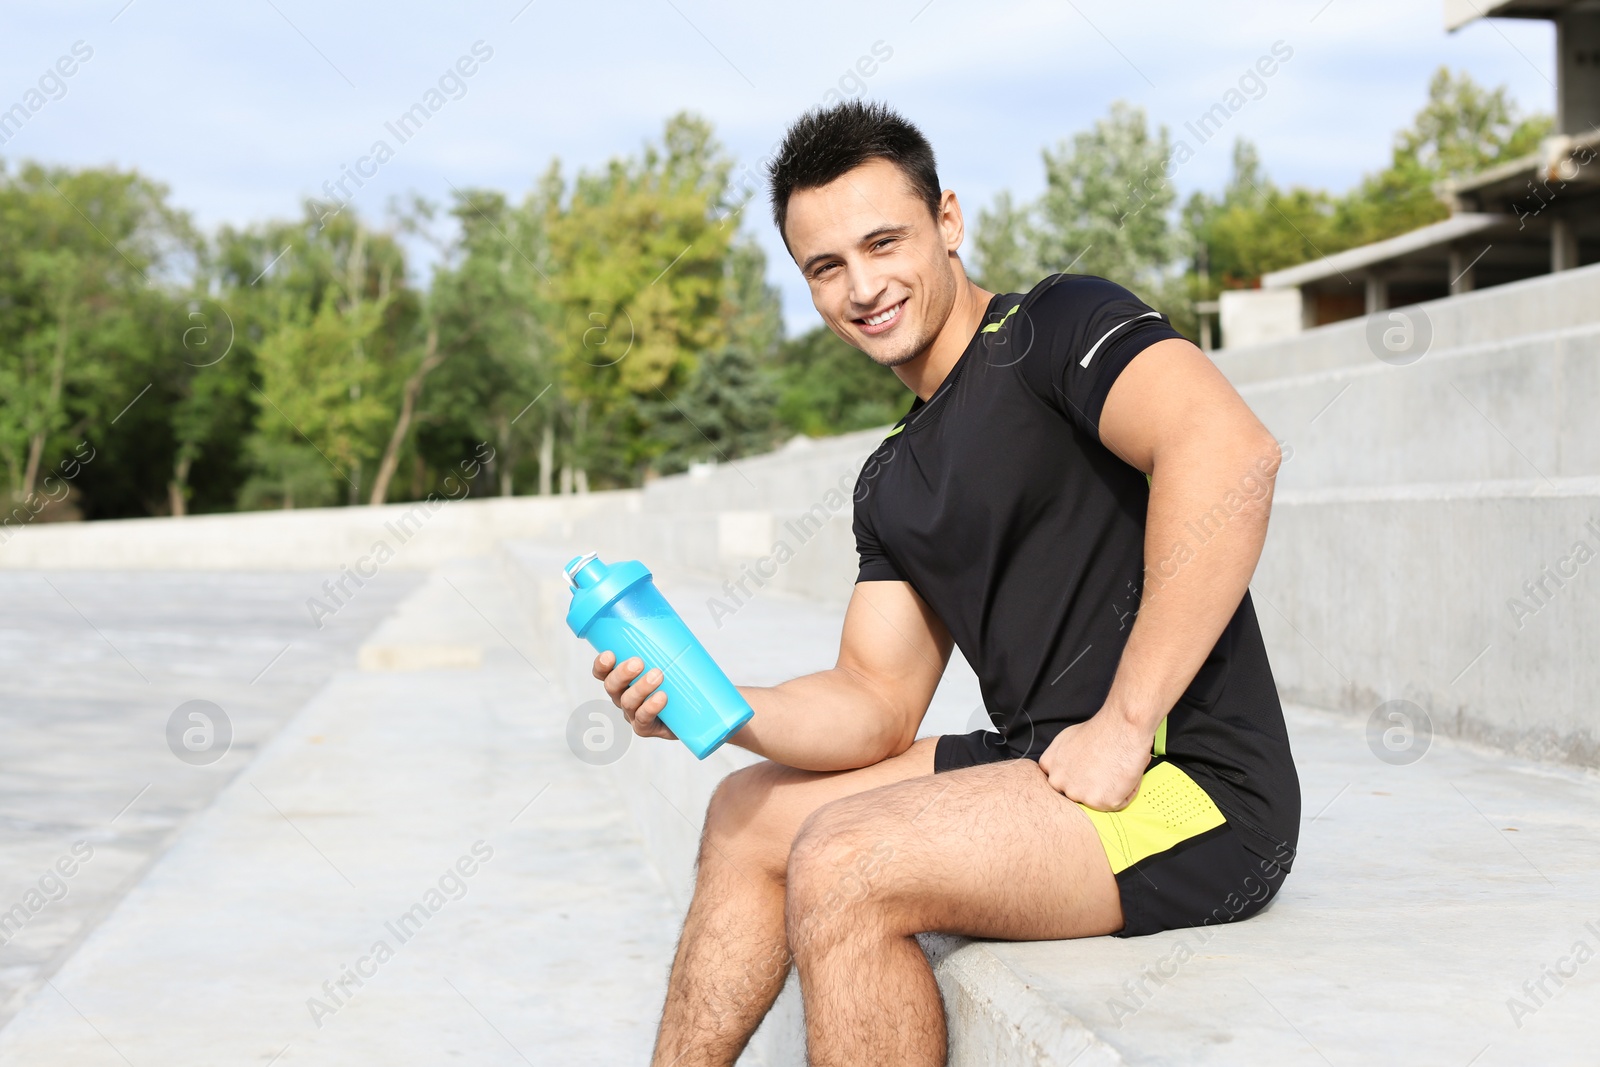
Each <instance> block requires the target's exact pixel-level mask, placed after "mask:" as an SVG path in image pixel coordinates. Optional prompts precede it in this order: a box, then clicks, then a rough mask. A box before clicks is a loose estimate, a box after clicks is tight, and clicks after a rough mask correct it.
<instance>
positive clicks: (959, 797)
mask: <svg viewBox="0 0 1600 1067" xmlns="http://www.w3.org/2000/svg"><path fill="white" fill-rule="evenodd" d="M770 178H771V187H772V200H773V217H774V220H775V221H776V223H777V226H778V230H779V232H780V233H781V234H782V235H783V237H784V241H785V244H786V245H787V247H788V249H789V251H790V253H791V255H792V256H793V257H794V261H795V263H796V264H797V265H798V267H799V268H800V270H801V272H802V273H803V274H804V276H805V278H806V281H807V283H808V285H809V286H810V288H811V294H812V299H813V301H814V302H815V304H816V307H817V310H818V312H820V313H821V315H822V317H823V319H824V320H825V321H826V322H827V324H828V326H829V328H830V329H832V330H833V331H834V332H835V333H836V334H838V335H839V336H840V337H842V338H843V339H844V340H846V341H848V342H849V343H850V344H851V345H853V346H855V347H856V348H858V349H860V350H861V351H862V352H863V353H864V354H865V356H866V357H867V358H870V359H871V360H873V361H874V362H876V363H878V364H880V365H882V366H883V367H885V368H888V369H889V370H890V371H892V372H893V373H894V374H895V375H896V376H897V377H899V379H900V380H901V381H902V382H903V383H905V385H906V387H907V388H908V389H909V390H910V391H911V392H912V393H914V394H915V398H914V399H913V401H912V402H911V405H910V407H909V409H908V410H907V412H906V414H905V416H904V417H902V418H901V419H900V421H899V422H898V423H896V424H895V426H894V427H893V428H892V429H891V430H890V431H889V433H888V435H887V436H886V437H885V438H884V440H883V442H882V443H881V444H880V445H879V446H878V447H877V449H876V450H875V451H874V452H873V453H872V455H871V456H870V457H869V458H868V460H867V462H866V463H865V465H864V466H863V468H862V471H861V474H860V477H859V479H858V482H857V487H856V494H855V521H854V530H855V536H856V545H857V550H858V553H859V557H860V570H859V574H858V577H857V581H856V585H855V590H854V593H853V595H852V597H851V600H850V603H849V606H848V608H847V609H846V611H845V617H844V625H843V635H842V638H841V641H840V646H839V657H838V662H837V664H836V665H835V666H834V667H833V668H831V669H829V670H825V671H821V672H818V673H815V674H810V675H806V676H804V677H800V678H796V679H793V680H791V681H788V682H784V683H782V684H781V685H776V686H770V687H744V686H741V687H740V690H741V692H742V693H744V695H745V696H746V697H747V698H748V699H749V701H750V704H751V706H752V707H753V708H754V709H755V716H754V718H753V719H752V720H751V722H750V723H749V725H747V726H746V727H745V728H744V729H743V730H741V731H740V732H739V733H738V734H737V735H735V736H734V738H733V739H732V740H733V743H735V744H737V745H740V746H742V747H744V748H746V749H749V750H750V751H752V752H754V753H757V754H759V755H761V756H764V757H766V758H765V760H764V761H763V762H760V763H757V764H754V765H752V766H750V767H747V768H745V769H743V770H741V771H738V772H736V773H734V774H731V775H729V776H728V777H727V778H726V779H725V780H724V781H723V782H722V783H721V784H720V785H719V786H718V788H717V790H716V792H715V794H714V795H713V797H712V799H711V803H710V806H709V808H708V810H707V813H706V822H705V828H704V831H703V836H702V841H701V847H700V852H699V858H698V866H697V875H696V887H695V895H694V900H693V902H692V903H691V905H690V908H689V913H688V916H687V917H686V919H685V921H684V929H683V935H682V937H681V939H680V941H679V944H678V950H677V956H676V958H675V960H674V962H673V966H672V974H671V979H670V982H669V986H668V992H667V999H666V1005H665V1007H664V1009H663V1013H662V1019H661V1027H660V1030H659V1032H658V1035H657V1042H656V1049H655V1063H656V1064H658V1065H661V1067H665V1065H668V1064H677V1065H679V1067H689V1065H699V1064H731V1063H733V1062H734V1060H735V1059H736V1058H737V1057H738V1055H739V1052H740V1051H741V1050H742V1049H743V1048H744V1046H745V1044H746V1042H747V1041H748V1040H749V1038H750V1035H751V1033H752V1032H753V1031H754V1030H755V1028H756V1026H757V1025H758V1024H759V1023H760V1021H761V1019H762V1018H763V1017H764V1016H765V1015H766V1013H767V1011H768V1009H769V1008H770V1007H771V1005H772V1002H773V1000H774V999H775V998H776V997H777V995H778V993H779V991H780V990H781V988H782V986H783V983H784V979H785V977H786V975H787V974H788V971H789V967H790V965H791V963H792V964H794V965H795V966H796V968H797V969H798V971H799V977H800V989H801V993H802V995H803V997H804V1001H805V1015H806V1034H807V1045H808V1055H809V1057H810V1062H811V1063H813V1064H840V1065H844V1064H866V1063H892V1064H942V1063H944V1062H945V1054H946V1030H945V1017H944V1012H943V1007H942V1004H941V1001H940V996H939V991H938V987H937V985H936V984H935V981H934V977H933V973H932V971H931V969H930V967H929V964H928V961H927V958H926V957H925V955H924V954H923V952H922V949H921V947H920V946H919V944H918V942H917V940H916V937H915V935H916V934H918V933H921V932H924V931H942V932H948V933H955V934H964V935H968V936H972V937H985V938H1001V939H1012V940H1040V939H1054V938H1073V937H1087V936H1094V935H1106V934H1113V935H1118V936H1122V937H1131V936H1139V935H1144V934H1150V933H1154V932H1156V931H1159V930H1166V929H1173V928H1180V927H1187V926H1196V925H1201V924H1209V923H1223V922H1231V921H1236V920H1240V919H1245V918H1248V917H1250V916H1251V915H1254V914H1256V913H1257V912H1258V911H1259V910H1260V909H1261V908H1263V907H1265V906H1266V904H1267V902H1268V901H1270V900H1271V899H1272V897H1273V896H1274V895H1275V894H1276V893H1277V891H1278V889H1279V887H1280V886H1281V885H1282V883H1283V880H1284V875H1285V873H1286V872H1287V871H1288V870H1289V867H1290V864H1291V863H1292V861H1293V857H1294V850H1295V842H1296V840H1297V835H1298V827H1299V819H1300V790H1299V781H1298V778H1297V776H1296V774H1295V769H1294V763H1293V759H1292V757H1291V755H1290V751H1289V743H1288V738H1287V735H1286V733H1285V729H1284V723H1283V713H1282V709H1281V707H1280V706H1279V702H1278V697H1277V692H1276V688H1275V686H1274V684H1273V680H1272V674H1271V670H1270V669H1269V667H1268V664H1267V658H1266V652H1265V649H1264V647H1263V644H1262V640H1261V634H1260V630H1259V629H1258V627H1257V624H1256V617H1255V611H1254V608H1253V606H1252V604H1251V600H1250V596H1249V591H1248V586H1249V581H1250V576H1251V573H1252V572H1253V571H1254V569H1255V565H1256V561H1257V559H1258V558H1259V556H1260V552H1261V546H1262V542H1263V539H1264V538H1265V535H1266V528H1267V515H1268V511H1269V508H1270V503H1271V495H1272V480H1273V476H1274V475H1275V473H1276V470H1277V465H1278V462H1279V452H1278V447H1277V443H1276V442H1275V441H1274V440H1273V438H1272V437H1271V435H1269V434H1268V433H1267V431H1266V429H1265V428H1264V427H1263V426H1262V425H1261V423H1260V422H1259V421H1258V420H1257V419H1256V418H1255V416H1254V415H1253V414H1252V413H1251V412H1250V409H1249V408H1248V407H1247V406H1246V405H1245V403H1244V402H1243V400H1241V399H1240V397H1239V395H1238V394H1237V393H1236V392H1235V391H1234V390H1233V388H1232V387H1231V386H1230V385H1229V384H1228V382H1227V381H1226V380H1225V379H1224V378H1223V376H1222V375H1221V374H1220V373H1219V372H1218V371H1217V370H1216V368H1215V367H1214V366H1212V364H1211V362H1210V360H1209V359H1207V358H1206V356H1205V355H1204V354H1203V353H1202V352H1200V351H1199V350H1198V349H1197V348H1195V346H1194V345H1192V344H1190V343H1189V342H1188V341H1187V340H1185V339H1184V338H1183V337H1182V336H1181V335H1179V334H1178V333H1177V331H1175V330H1174V329H1173V328H1172V327H1171V326H1170V325H1169V324H1168V323H1167V321H1166V319H1165V318H1164V317H1163V316H1162V315H1161V314H1159V313H1158V312H1156V311H1154V310H1152V309H1151V308H1149V307H1148V306H1146V305H1145V304H1144V303H1142V302H1141V301H1140V300H1139V299H1138V298H1137V297H1135V296H1134V295H1133V294H1132V293H1130V292H1128V291H1127V290H1126V289H1124V288H1122V287H1121V286H1120V285H1117V284H1115V283H1113V282H1110V281H1107V280H1105V279H1102V278H1095V277H1089V276H1081V275H1070V274H1054V275H1051V276H1050V277H1048V278H1045V279H1043V280H1042V281H1040V282H1039V284H1038V285H1036V286H1034V287H1033V288H1032V289H1031V290H1030V291H1029V292H1027V293H1006V294H994V293H989V292H987V291H985V290H984V289H982V288H980V287H979V286H978V285H976V284H975V283H973V282H972V281H971V280H969V279H968V278H967V276H966V272H965V270H964V269H963V266H962V263H961V259H960V257H959V256H958V254H957V251H958V249H959V248H960V246H961V243H962V239H963V236H964V224H963V220H962V214H961V207H960V205H959V203H958V202H957V200H956V195H955V193H953V192H951V191H950V190H948V189H945V190H941V189H940V186H939V182H938V177H937V173H936V171H935V167H934V156H933V152H932V149H931V148H930V147H929V145H928V143H927V141H926V139H925V138H924V137H923V136H922V135H921V133H920V132H919V131H918V130H917V129H916V128H915V127H914V126H912V125H911V124H910V123H908V122H906V121H905V120H904V119H902V118H901V117H900V116H898V115H896V114H895V113H894V112H892V111H890V110H889V109H887V108H885V107H883V106H882V105H877V104H867V103H862V102H855V101H852V102H849V103H845V104H841V105H839V106H836V107H833V108H830V109H827V110H821V111H812V112H809V113H807V114H806V115H805V116H803V117H802V118H801V119H800V120H799V121H797V122H796V123H795V124H794V125H793V126H792V127H791V128H790V130H789V132H788V135H787V137H786V139H785V141H784V144H783V146H782V149H781V151H780V153H779V155H778V157H777V159H776V162H775V163H774V164H773V166H772V168H771V175H770ZM952 644H955V645H959V646H960V647H961V651H962V653H963V655H964V656H965V657H966V659H967V661H968V662H969V663H970V664H971V665H972V667H973V669H974V670H975V671H976V672H977V675H978V678H979V681H980V683H981V686H982V692H983V698H984V705H985V707H986V708H987V709H988V712H989V715H990V718H991V719H992V720H993V723H994V725H995V727H996V729H997V731H998V732H994V731H977V732H974V733H971V734H966V735H960V734H951V735H946V736H942V737H925V738H922V739H920V740H918V739H917V733H918V730H919V727H920V726H921V723H922V720H923V717H924V715H925V714H926V712H927V709H928V705H929V702H930V701H931V699H932V697H933V693H934V690H935V688H936V687H937V685H938V683H939V679H940V677H941V675H942V674H943V672H944V667H945V664H946V662H947V661H948V659H949V655H950V651H951V647H952ZM641 667H642V665H641V664H640V663H639V662H638V660H636V659H634V660H629V661H627V662H625V663H621V664H618V663H616V662H615V657H614V656H613V655H612V654H611V653H609V652H603V653H601V655H600V656H599V657H597V658H596V660H595V663H594V674H595V676H596V677H597V678H601V679H603V680H604V682H605V689H606V691H607V692H608V693H609V694H610V696H611V698H612V700H613V701H615V702H616V703H617V705H618V706H619V707H621V708H622V709H623V712H624V714H625V715H626V716H627V717H628V719H629V721H630V722H631V723H632V724H633V727H634V730H635V732H636V733H638V734H640V735H642V736H647V737H670V736H671V734H670V731H668V730H667V728H666V727H665V726H663V725H662V724H661V723H660V722H659V720H658V719H657V716H658V714H659V713H660V711H661V708H662V707H663V706H664V705H665V701H666V696H665V694H663V693H659V692H657V691H656V689H657V686H658V685H659V683H660V675H659V673H658V672H657V671H655V670H652V671H650V672H649V673H647V674H644V675H643V676H640V670H641Z"/></svg>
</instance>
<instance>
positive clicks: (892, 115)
mask: <svg viewBox="0 0 1600 1067" xmlns="http://www.w3.org/2000/svg"><path fill="white" fill-rule="evenodd" d="M869 159H886V160H888V161H889V162H890V163H893V164H894V165H895V166H897V167H899V168H900V172H901V173H902V174H903V175H905V179H906V182H907V184H908V185H909V186H910V187H911V192H912V193H913V194H914V195H915V196H916V197H917V198H918V199H919V200H921V201H922V202H923V203H924V204H926V205H927V206H928V214H929V215H931V216H932V217H933V218H935V219H937V218H938V217H939V193H940V189H939V173H938V169H937V168H936V167H935V165H934V158H933V146H932V145H930V144H929V143H928V139H927V138H926V137H924V136H923V135H922V131H921V130H919V129H917V128H916V127H915V126H913V125H912V124H911V123H909V122H907V121H906V120H905V119H904V118H902V117H901V116H900V115H899V114H897V113H896V112H895V111H894V110H893V109H892V108H890V107H889V106H888V105H887V104H881V103H877V102H875V101H863V100H845V101H843V102H842V103H838V104H835V105H833V106H832V107H829V108H822V107H814V108H812V109H811V110H810V111H807V112H806V113H805V114H804V115H801V116H800V117H799V118H798V119H796V120H795V121H794V124H793V125H791V126H790V127H789V132H788V133H786V134H785V135H784V138H783V144H782V146H781V147H780V148H779V149H778V154H777V157H776V158H775V159H774V160H773V161H772V162H770V163H769V164H768V165H767V176H768V181H769V182H770V187H771V192H772V221H773V222H775V223H777V225H778V236H780V237H782V238H783V244H784V247H785V248H787V247H788V246H789V235H788V234H786V233H784V229H783V226H784V223H785V222H786V221H787V220H788V217H789V197H790V196H791V195H792V194H793V193H794V191H795V190H796V189H815V188H818V187H820V186H823V185H827V184H828V183H829V182H831V181H834V180H835V179H837V178H838V177H839V176H840V175H841V174H844V173H845V172H846V171H849V170H852V169H854V168H856V167H859V166H860V165H861V164H863V163H865V162H867V161H868V160H869Z"/></svg>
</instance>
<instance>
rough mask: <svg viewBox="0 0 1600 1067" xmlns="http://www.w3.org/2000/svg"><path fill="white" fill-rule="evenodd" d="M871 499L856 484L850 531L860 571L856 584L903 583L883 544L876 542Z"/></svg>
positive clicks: (861, 487) (860, 483)
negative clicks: (851, 530) (851, 531)
mask: <svg viewBox="0 0 1600 1067" xmlns="http://www.w3.org/2000/svg"><path fill="white" fill-rule="evenodd" d="M871 499H872V498H871V497H870V496H869V495H868V494H867V493H866V492H864V491H863V483H862V482H860V481H858V482H857V483H856V492H855V513H854V514H855V518H854V519H853V521H852V529H853V530H854V531H855V535H856V555H857V556H858V557H860V562H861V569H860V571H859V572H858V573H857V574H856V581H858V582H903V581H905V580H906V579H905V577H904V576H903V575H901V573H900V572H899V570H897V569H896V568H895V565H894V564H893V563H891V562H890V561H889V557H888V556H887V555H886V554H885V553H884V551H883V544H882V542H880V541H879V540H878V533H877V531H876V530H874V529H873V527H872V515H871V509H870V507H869V505H870V503H871Z"/></svg>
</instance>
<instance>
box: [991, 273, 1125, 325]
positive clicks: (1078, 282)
mask: <svg viewBox="0 0 1600 1067" xmlns="http://www.w3.org/2000/svg"><path fill="white" fill-rule="evenodd" d="M1150 310H1151V308H1150V306H1149V305H1148V304H1146V303H1145V302H1144V301H1143V300H1141V299H1139V297H1138V296H1137V295H1135V294H1134V293H1133V291H1132V290H1130V289H1128V288H1126V287H1125V286H1122V285H1118V284H1117V283H1116V282H1114V281H1112V280H1110V279H1109V278H1101V277H1098V276H1097V275H1093V274H1052V275H1050V276H1049V277H1047V278H1044V279H1043V280H1041V281H1040V282H1039V284H1038V285H1035V286H1034V287H1033V288H1032V289H1030V290H1028V292H1027V293H1026V294H1025V295H1024V296H1023V298H1022V301H1021V305H1020V307H1019V308H1018V311H1019V312H1023V313H1026V314H1027V315H1028V316H1029V317H1030V318H1033V319H1034V320H1035V321H1036V322H1037V323H1038V324H1039V325H1040V326H1057V327H1059V326H1061V325H1074V324H1078V323H1084V324H1089V323H1093V322H1097V321H1099V320H1101V319H1103V318H1105V317H1107V316H1108V315H1109V316H1115V315H1117V314H1119V313H1123V312H1133V313H1136V314H1142V313H1144V312H1148V311H1150Z"/></svg>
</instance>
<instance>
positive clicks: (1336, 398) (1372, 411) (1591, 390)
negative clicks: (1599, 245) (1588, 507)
mask: <svg viewBox="0 0 1600 1067" xmlns="http://www.w3.org/2000/svg"><path fill="white" fill-rule="evenodd" d="M1239 391H1240V394H1241V395H1242V396H1243V397H1244V398H1245V400H1246V401H1247V402H1248V403H1249V404H1250V407H1251V409H1252V410H1254V411H1255V413H1256V415H1257V416H1258V417H1260V418H1261V420H1262V421H1263V422H1264V423H1266V425H1267V427H1268V429H1270V430H1271V431H1272V432H1273V434H1274V435H1275V436H1276V437H1277V438H1278V439H1279V440H1280V441H1281V442H1283V443H1284V445H1285V454H1286V456H1287V457H1288V458H1287V460H1286V462H1285V463H1284V465H1283V469H1282V472H1281V474H1280V476H1279V479H1278V489H1279V491H1285V490H1295V489H1320V488H1325V487H1332V486H1346V485H1348V486H1355V485H1404V484H1408V483H1438V482H1454V481H1463V482H1465V481H1485V480H1496V479H1515V478H1562V477H1581V476H1586V475H1593V474H1600V417H1597V415H1596V412H1597V410H1600V322H1597V323H1593V324H1590V325H1586V326H1577V327H1570V328H1566V329H1562V330H1554V331H1545V332H1541V333H1537V334H1532V335H1529V336H1525V337H1521V338H1518V339H1516V340H1512V341H1499V340H1497V341H1489V342H1484V343H1475V344H1469V345H1460V346H1457V347H1454V348H1449V349H1445V350H1442V351H1434V352H1430V353H1429V354H1428V355H1427V356H1426V357H1424V358H1423V359H1421V360H1419V361H1417V362H1416V363H1413V364H1409V365H1406V366H1390V365H1388V364H1384V363H1380V362H1378V361H1376V360H1366V361H1363V362H1360V363H1358V364H1356V365H1353V366H1345V367H1339V368H1335V369H1330V370H1324V371H1316V372H1312V373H1306V374H1297V375H1288V376H1283V377H1276V378H1272V379H1269V380H1265V381H1256V382H1244V383H1240V384H1239Z"/></svg>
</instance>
